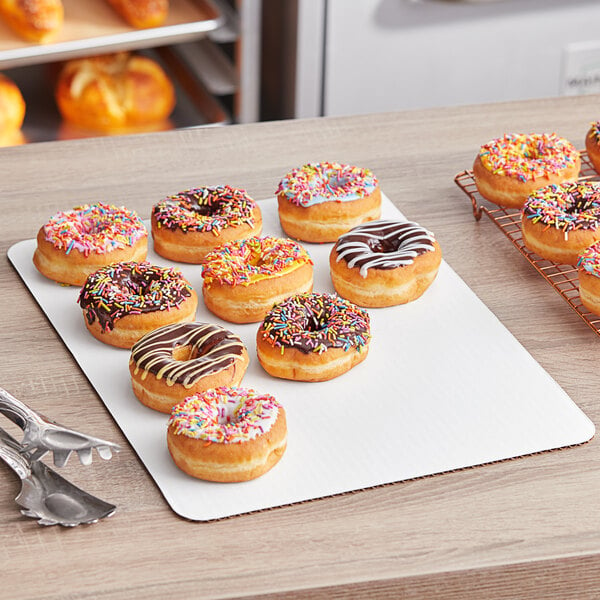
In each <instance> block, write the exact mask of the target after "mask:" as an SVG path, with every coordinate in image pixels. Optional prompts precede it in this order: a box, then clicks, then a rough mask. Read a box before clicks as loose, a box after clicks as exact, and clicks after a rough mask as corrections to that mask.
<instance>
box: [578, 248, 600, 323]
mask: <svg viewBox="0 0 600 600" xmlns="http://www.w3.org/2000/svg"><path fill="white" fill-rule="evenodd" d="M577 272H578V275H579V298H580V299H581V303H582V304H583V305H584V306H585V307H586V308H587V309H588V310H589V311H590V312H592V313H594V314H595V315H600V242H598V243H596V244H594V245H593V246H590V247H589V248H586V249H585V250H584V251H583V252H582V253H581V254H580V256H579V260H578V261H577Z"/></svg>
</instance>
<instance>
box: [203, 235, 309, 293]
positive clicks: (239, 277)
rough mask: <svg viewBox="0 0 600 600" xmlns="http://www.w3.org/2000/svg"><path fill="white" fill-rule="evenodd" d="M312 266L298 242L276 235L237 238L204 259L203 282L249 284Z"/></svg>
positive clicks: (208, 283)
mask: <svg viewBox="0 0 600 600" xmlns="http://www.w3.org/2000/svg"><path fill="white" fill-rule="evenodd" d="M305 264H310V265H312V264H313V263H312V260H311V259H310V256H309V255H308V252H307V251H306V250H305V249H304V248H303V247H302V246H301V245H300V244H298V243H297V242H294V241H293V240H289V239H281V238H276V237H251V238H248V239H245V240H234V241H232V242H228V243H227V244H223V245H222V246H219V247H218V248H216V249H215V250H212V251H211V252H209V253H208V254H207V255H206V257H205V258H204V267H203V270H202V277H203V278H204V285H205V286H207V287H210V285H211V284H212V283H213V282H215V281H216V282H218V283H221V284H225V285H231V286H235V285H250V284H252V283H256V282H257V281H260V280H261V279H267V278H270V277H277V276H279V275H283V274H285V273H289V272H290V271H293V270H294V269H297V268H299V267H301V266H302V265H305Z"/></svg>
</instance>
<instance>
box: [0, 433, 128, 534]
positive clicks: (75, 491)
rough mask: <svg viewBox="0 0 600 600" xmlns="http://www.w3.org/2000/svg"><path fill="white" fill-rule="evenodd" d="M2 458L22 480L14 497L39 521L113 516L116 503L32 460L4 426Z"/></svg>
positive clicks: (72, 523)
mask: <svg viewBox="0 0 600 600" xmlns="http://www.w3.org/2000/svg"><path fill="white" fill-rule="evenodd" d="M0 459H2V460H3V461H4V462H5V463H6V464H7V465H8V466H9V467H10V468H11V469H12V470H13V471H14V472H15V473H16V474H17V475H18V476H19V479H20V480H21V491H20V493H19V495H18V496H17V497H16V498H15V501H16V503H17V504H18V505H19V506H21V507H22V508H21V513H22V514H23V515H25V516H27V517H31V518H33V519H37V522H38V524H39V525H62V526H64V527H76V526H77V525H87V524H90V523H96V522H97V521H98V520H100V519H103V518H105V517H110V516H111V515H112V514H113V513H114V512H115V510H116V506H115V505H114V504H109V503H108V502H105V501H104V500H100V498H96V496H92V495H91V494H89V493H87V492H85V491H84V490H82V489H80V488H78V487H77V486H76V485H74V484H72V483H71V482H70V481H67V480H66V479H64V478H63V477H61V476H60V475H59V474H58V473H57V472H56V471H54V470H52V469H51V468H50V467H48V466H46V464H44V463H43V462H42V461H39V460H32V458H31V456H30V455H29V454H28V453H27V452H25V451H24V449H23V447H22V446H21V444H19V442H17V440H15V439H14V438H13V437H12V436H11V435H10V434H9V433H7V432H6V431H4V429H2V428H1V427H0Z"/></svg>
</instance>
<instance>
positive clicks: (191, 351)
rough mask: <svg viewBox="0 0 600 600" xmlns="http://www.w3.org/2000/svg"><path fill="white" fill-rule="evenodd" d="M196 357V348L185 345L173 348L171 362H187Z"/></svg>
mask: <svg viewBox="0 0 600 600" xmlns="http://www.w3.org/2000/svg"><path fill="white" fill-rule="evenodd" d="M197 357H198V348H196V347H195V346H193V345H192V344H187V345H185V346H183V345H182V346H175V348H173V353H172V358H173V360H176V361H180V362H186V361H188V360H194V359H195V358H197Z"/></svg>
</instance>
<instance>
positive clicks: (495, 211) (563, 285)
mask: <svg viewBox="0 0 600 600" xmlns="http://www.w3.org/2000/svg"><path fill="white" fill-rule="evenodd" d="M579 179H580V181H600V175H598V173H596V171H595V170H594V168H593V167H592V165H591V163H590V162H589V159H588V156H587V154H586V153H585V152H581V172H580V175H579ZM454 181H455V183H456V185H458V187H459V188H460V189H461V190H462V191H463V192H464V193H465V194H466V195H467V196H468V197H469V198H470V200H471V204H472V206H473V216H474V217H475V219H476V220H477V221H479V220H480V219H481V215H483V214H485V215H487V216H488V217H489V218H490V219H491V221H492V223H494V224H495V225H496V226H497V227H498V228H499V229H500V231H502V233H504V235H506V237H507V238H508V239H509V240H510V241H511V242H512V243H513V245H514V246H515V248H517V250H518V251H519V252H520V253H521V254H522V255H523V256H524V257H525V258H526V259H527V261H528V262H529V263H530V264H531V265H532V266H533V268H534V269H535V270H536V271H537V272H538V273H539V274H540V275H541V276H542V277H543V278H544V279H545V280H546V281H547V282H548V283H549V284H550V285H551V286H552V287H553V288H554V289H555V290H556V291H557V292H558V293H559V294H560V295H561V296H562V297H563V299H564V300H565V301H566V302H567V304H568V305H569V306H570V307H571V308H572V309H573V310H574V311H575V312H576V313H577V314H578V315H579V316H580V317H581V319H582V320H583V321H584V322H585V323H586V324H587V325H588V326H589V327H591V328H592V329H593V330H594V331H595V332H596V334H598V335H600V317H599V316H598V315H595V314H593V313H591V312H590V311H588V309H587V308H586V307H585V306H583V304H582V303H581V299H580V298H579V279H578V276H577V269H576V268H575V267H574V266H572V265H565V264H560V263H555V262H552V261H549V260H546V259H545V258H541V257H540V256H538V255H537V254H535V253H533V252H531V251H530V250H528V249H527V248H526V247H525V244H524V242H523V236H522V234H521V211H520V210H518V209H511V208H503V207H499V206H496V205H492V204H490V203H488V202H487V201H486V200H485V199H484V198H483V197H482V196H481V194H480V193H479V191H478V190H477V186H476V185H475V180H474V178H473V171H462V172H461V173H458V175H456V177H455V178H454Z"/></svg>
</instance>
